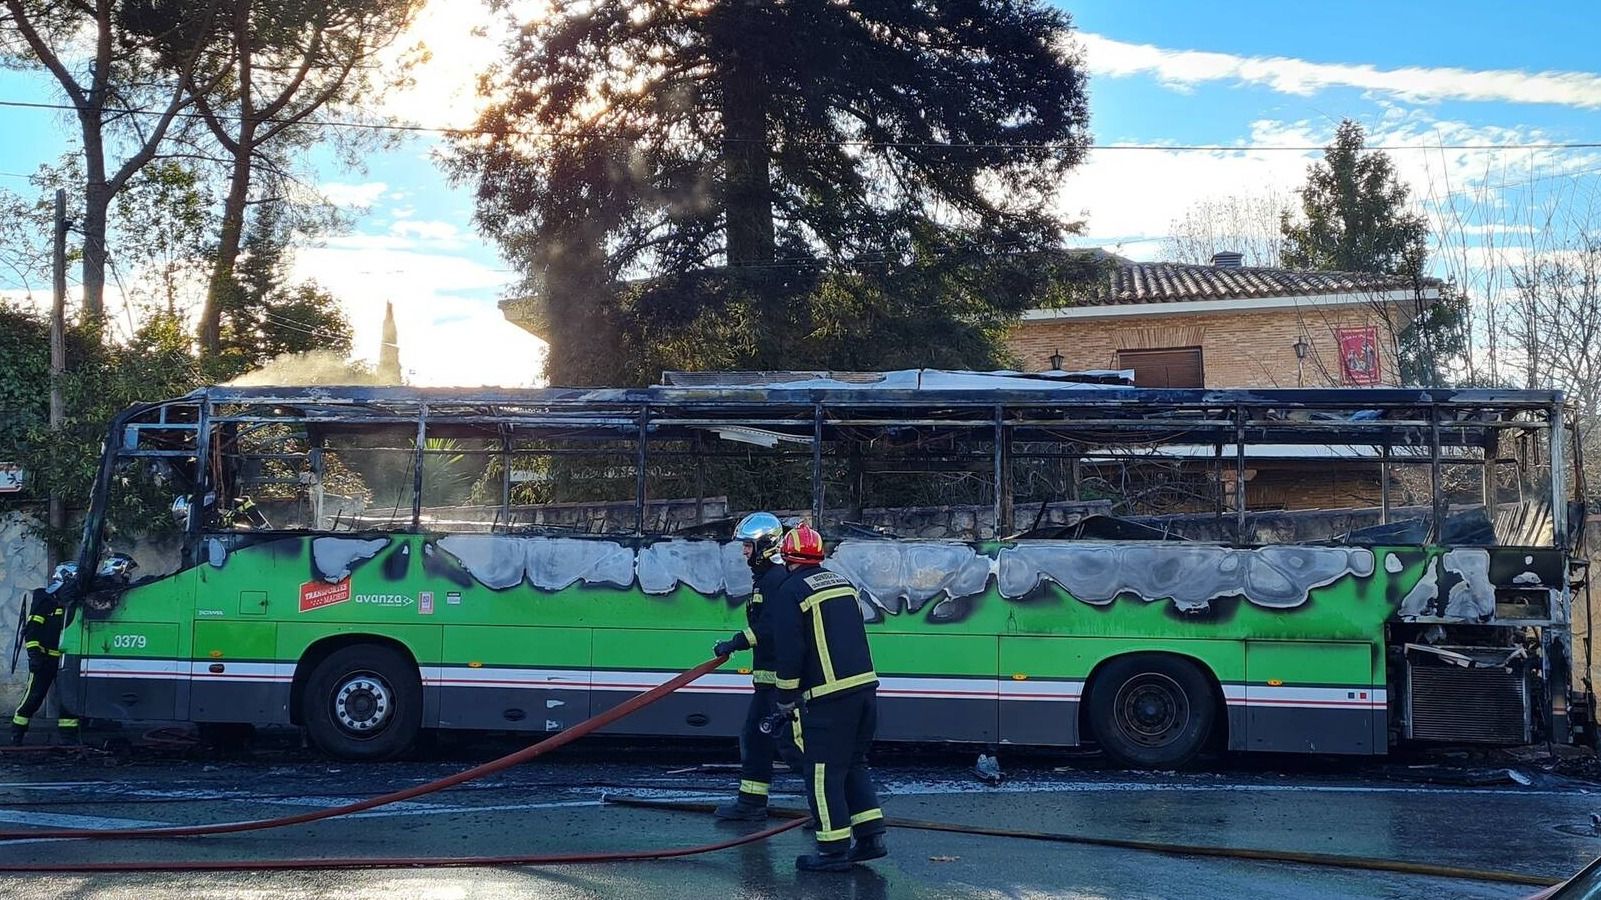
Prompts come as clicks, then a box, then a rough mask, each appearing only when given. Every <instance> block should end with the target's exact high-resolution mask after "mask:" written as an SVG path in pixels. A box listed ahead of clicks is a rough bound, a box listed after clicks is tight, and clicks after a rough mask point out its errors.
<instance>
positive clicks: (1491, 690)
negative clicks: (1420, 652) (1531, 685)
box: [1406, 665, 1532, 744]
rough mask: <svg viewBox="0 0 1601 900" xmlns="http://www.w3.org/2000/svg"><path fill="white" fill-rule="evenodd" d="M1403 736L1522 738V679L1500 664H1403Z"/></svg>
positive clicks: (1484, 740)
mask: <svg viewBox="0 0 1601 900" xmlns="http://www.w3.org/2000/svg"><path fill="white" fill-rule="evenodd" d="M1407 676H1408V677H1407V691H1406V708H1407V727H1406V736H1407V737H1408V738H1411V739H1413V740H1419V741H1456V742H1463V741H1466V742H1472V743H1481V744H1527V743H1528V742H1529V741H1530V740H1531V739H1532V734H1531V732H1530V715H1529V713H1530V710H1529V691H1528V685H1527V684H1526V683H1525V682H1524V679H1523V676H1522V675H1521V674H1518V673H1512V672H1507V671H1505V670H1503V669H1500V668H1484V669H1467V668H1459V667H1457V666H1438V665H1408V666H1407Z"/></svg>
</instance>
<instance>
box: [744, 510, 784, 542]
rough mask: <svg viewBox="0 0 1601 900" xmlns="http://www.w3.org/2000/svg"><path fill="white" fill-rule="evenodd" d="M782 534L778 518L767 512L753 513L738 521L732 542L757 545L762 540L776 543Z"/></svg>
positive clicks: (782, 529)
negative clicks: (745, 542)
mask: <svg viewBox="0 0 1601 900" xmlns="http://www.w3.org/2000/svg"><path fill="white" fill-rule="evenodd" d="M783 534H784V526H783V524H782V523H780V522H779V521H778V517H777V516H775V515H773V514H772V513H769V512H754V513H751V514H750V515H748V516H746V517H745V518H743V519H740V520H739V525H738V526H736V527H735V528H734V540H736V541H747V542H750V543H759V542H761V541H762V540H763V539H764V538H765V539H768V540H771V541H774V542H776V541H777V540H778V539H779V538H780V537H782V536H783Z"/></svg>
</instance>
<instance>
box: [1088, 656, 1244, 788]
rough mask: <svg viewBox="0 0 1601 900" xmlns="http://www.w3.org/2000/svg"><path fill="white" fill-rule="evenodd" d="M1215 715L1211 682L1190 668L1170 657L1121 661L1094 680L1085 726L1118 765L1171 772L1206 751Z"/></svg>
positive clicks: (1214, 700)
mask: <svg viewBox="0 0 1601 900" xmlns="http://www.w3.org/2000/svg"><path fill="white" fill-rule="evenodd" d="M1217 712H1218V711H1217V700H1216V695H1215V694H1214V692H1213V690H1212V683H1211V680H1210V679H1209V678H1208V677H1207V676H1206V674H1205V673H1203V672H1202V671H1201V670H1200V668H1199V667H1198V666H1196V665H1195V664H1194V663H1192V662H1190V661H1188V660H1185V659H1180V658H1178V657H1174V656H1161V655H1138V656H1124V657H1119V658H1117V659H1114V660H1112V661H1110V662H1108V663H1107V664H1106V666H1105V667H1104V668H1103V669H1102V670H1101V671H1100V672H1099V673H1098V674H1097V675H1096V676H1095V686H1094V688H1093V689H1092V690H1091V693H1090V705H1089V726H1090V732H1091V734H1092V735H1093V736H1094V738H1095V740H1096V741H1097V742H1099V743H1100V745H1101V749H1102V750H1103V751H1105V753H1106V755H1107V756H1109V757H1111V759H1112V760H1113V761H1114V762H1116V763H1118V764H1119V765H1122V766H1126V767H1129V768H1138V769H1175V768H1179V767H1182V766H1183V765H1185V764H1186V763H1188V762H1189V761H1190V760H1192V759H1194V758H1195V755H1196V754H1197V753H1199V752H1201V749H1202V748H1203V747H1205V746H1206V742H1207V738H1208V737H1209V736H1210V735H1211V733H1212V728H1213V725H1214V723H1215V722H1216V721H1217Z"/></svg>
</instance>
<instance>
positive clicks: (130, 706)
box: [78, 619, 189, 721]
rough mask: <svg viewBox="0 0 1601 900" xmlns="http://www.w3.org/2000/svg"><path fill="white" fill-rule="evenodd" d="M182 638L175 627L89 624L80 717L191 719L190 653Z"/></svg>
mask: <svg viewBox="0 0 1601 900" xmlns="http://www.w3.org/2000/svg"><path fill="white" fill-rule="evenodd" d="M182 637H183V636H182V635H181V633H180V631H179V628H178V625H177V623H174V622H124V621H121V620H119V619H102V620H98V621H94V620H91V621H88V622H85V623H84V631H83V653H84V655H83V657H82V658H81V659H80V660H79V661H78V672H79V676H80V678H81V680H82V684H83V709H82V710H80V711H79V712H80V714H81V715H84V716H87V717H90V718H96V719H116V720H119V721H138V720H157V721H172V720H174V719H183V718H186V715H185V714H186V713H187V712H188V710H189V664H188V662H187V661H186V660H187V658H188V656H189V650H188V647H187V644H188V641H187V640H182V639H181V638H182Z"/></svg>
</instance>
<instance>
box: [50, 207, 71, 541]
mask: <svg viewBox="0 0 1601 900" xmlns="http://www.w3.org/2000/svg"><path fill="white" fill-rule="evenodd" d="M50 259H51V269H52V272H51V274H52V276H53V280H54V292H53V293H54V297H53V298H52V303H51V305H50V438H51V441H52V443H55V444H59V442H60V430H61V424H62V422H64V421H65V420H66V418H67V409H66V406H67V404H66V398H65V397H63V396H62V393H61V380H62V375H63V374H65V373H66V371H67V192H66V191H65V190H63V189H61V188H57V189H56V215H55V235H54V241H53V243H52V246H51V249H50ZM66 524H67V511H66V509H65V508H64V506H63V505H62V502H61V494H60V492H58V491H51V492H50V540H48V541H46V542H45V546H46V551H45V552H46V554H47V557H48V563H47V564H48V565H49V566H50V567H51V568H52V569H53V568H55V566H56V564H57V563H59V562H60V561H61V560H60V554H59V552H58V551H59V549H60V548H59V546H58V543H59V536H60V534H61V529H62V528H65V527H66Z"/></svg>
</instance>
